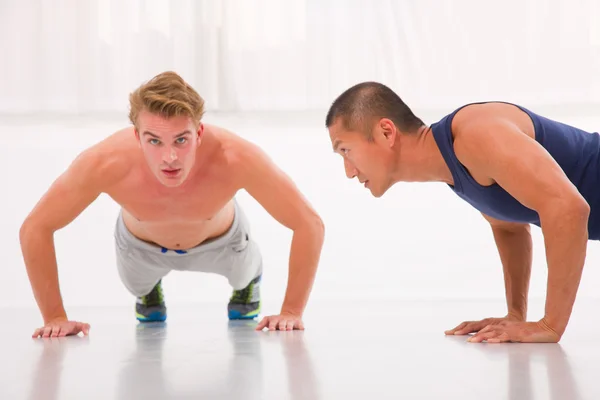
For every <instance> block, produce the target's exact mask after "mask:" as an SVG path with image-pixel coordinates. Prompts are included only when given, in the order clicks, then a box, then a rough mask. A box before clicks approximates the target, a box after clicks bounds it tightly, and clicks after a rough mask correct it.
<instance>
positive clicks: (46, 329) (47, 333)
mask: <svg viewBox="0 0 600 400" xmlns="http://www.w3.org/2000/svg"><path fill="white" fill-rule="evenodd" d="M51 333H52V327H51V326H46V327H44V333H43V335H42V337H45V338H47V337H50V334H51Z"/></svg>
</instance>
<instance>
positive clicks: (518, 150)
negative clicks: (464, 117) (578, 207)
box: [462, 119, 583, 212]
mask: <svg viewBox="0 0 600 400" xmlns="http://www.w3.org/2000/svg"><path fill="white" fill-rule="evenodd" d="M462 144H463V149H464V158H465V159H466V160H467V161H466V164H467V165H468V168H473V169H476V170H478V171H481V172H483V173H485V174H486V175H487V176H489V177H490V178H492V179H493V180H494V181H495V182H496V183H497V184H498V185H500V186H501V187H502V188H503V189H504V190H506V191H507V192H508V193H509V194H511V195H512V196H513V197H514V198H516V199H517V200H518V201H519V202H520V203H521V204H523V205H524V206H526V207H528V208H530V209H532V210H536V211H538V212H541V211H543V210H544V209H545V208H546V207H550V206H552V205H553V204H556V202H565V201H566V202H573V201H575V202H580V201H581V200H582V199H583V198H582V196H581V195H580V194H579V192H578V191H577V188H576V187H575V186H574V185H573V184H572V183H571V181H570V180H569V179H568V177H567V176H566V175H565V173H564V172H563V170H562V168H561V167H560V166H559V165H558V163H557V162H556V161H555V160H554V159H553V158H552V156H551V155H550V154H549V153H548V152H547V151H546V150H545V149H544V148H543V147H542V146H541V145H540V144H539V143H538V142H536V141H535V140H534V139H532V138H531V137H529V136H528V135H526V134H525V133H523V132H522V131H520V130H519V129H518V128H517V127H516V126H514V124H512V123H510V122H508V121H505V120H501V119H499V120H492V121H489V122H482V123H480V124H472V125H471V126H470V127H469V128H467V129H466V130H465V131H464V133H463V138H462Z"/></svg>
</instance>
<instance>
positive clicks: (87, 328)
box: [83, 324, 91, 335]
mask: <svg viewBox="0 0 600 400" xmlns="http://www.w3.org/2000/svg"><path fill="white" fill-rule="evenodd" d="M90 329H91V326H90V324H83V334H84V335H89V334H90Z"/></svg>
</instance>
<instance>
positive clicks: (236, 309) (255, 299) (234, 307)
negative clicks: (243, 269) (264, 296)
mask: <svg viewBox="0 0 600 400" xmlns="http://www.w3.org/2000/svg"><path fill="white" fill-rule="evenodd" d="M261 278H262V277H261V276H258V277H256V278H254V279H253V280H252V281H251V282H250V283H249V284H248V286H246V287H245V288H244V289H241V290H234V291H233V294H232V296H231V299H230V300H229V304H228V305H227V315H228V317H229V319H230V320H234V319H254V318H256V317H258V315H259V314H260V309H261V300H260V281H261Z"/></svg>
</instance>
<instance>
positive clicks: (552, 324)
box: [538, 315, 566, 338]
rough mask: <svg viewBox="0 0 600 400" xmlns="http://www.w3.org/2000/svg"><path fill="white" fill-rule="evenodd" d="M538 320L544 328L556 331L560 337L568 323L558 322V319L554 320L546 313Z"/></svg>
mask: <svg viewBox="0 0 600 400" xmlns="http://www.w3.org/2000/svg"><path fill="white" fill-rule="evenodd" d="M538 322H539V324H540V325H541V326H542V327H543V328H544V329H546V330H547V331H549V332H552V333H554V334H555V335H556V336H558V337H559V338H560V337H561V336H562V334H563V333H564V332H565V329H566V324H561V323H558V322H557V321H555V320H553V319H552V318H550V317H548V316H546V315H545V316H544V318H542V319H541V320H539V321H538Z"/></svg>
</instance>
